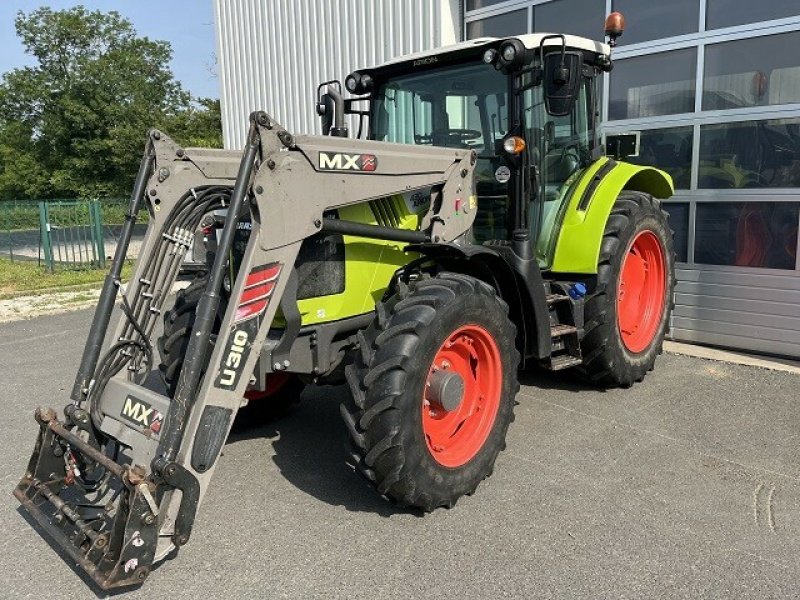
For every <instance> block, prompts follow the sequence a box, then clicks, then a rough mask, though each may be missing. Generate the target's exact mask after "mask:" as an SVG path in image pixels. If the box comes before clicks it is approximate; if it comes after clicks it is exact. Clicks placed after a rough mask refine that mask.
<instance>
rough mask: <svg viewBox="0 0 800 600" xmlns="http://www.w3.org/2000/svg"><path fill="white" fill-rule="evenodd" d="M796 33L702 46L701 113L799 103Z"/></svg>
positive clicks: (799, 45) (799, 36) (798, 41)
mask: <svg viewBox="0 0 800 600" xmlns="http://www.w3.org/2000/svg"><path fill="white" fill-rule="evenodd" d="M798 55H800V32H798V31H793V32H791V33H783V34H780V35H770V36H767V37H759V38H754V39H749V40H736V41H733V42H725V43H723V44H713V45H709V46H706V70H705V81H704V82H703V88H704V89H703V110H717V109H725V108H739V107H742V106H765V105H767V104H789V103H792V102H800V65H798V61H797V56H798Z"/></svg>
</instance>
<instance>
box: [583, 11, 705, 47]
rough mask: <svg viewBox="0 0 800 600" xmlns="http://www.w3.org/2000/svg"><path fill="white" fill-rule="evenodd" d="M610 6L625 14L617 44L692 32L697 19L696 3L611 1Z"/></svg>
mask: <svg viewBox="0 0 800 600" xmlns="http://www.w3.org/2000/svg"><path fill="white" fill-rule="evenodd" d="M599 3H600V2H598V4H599ZM613 6H614V10H618V11H620V12H621V13H622V14H623V15H625V22H626V27H625V33H624V34H623V36H622V37H621V38H620V39H619V43H620V44H636V43H639V42H647V41H649V40H655V39H658V38H666V37H672V36H674V35H683V34H686V33H694V32H696V31H697V26H698V22H699V20H700V0H662V1H661V2H656V1H653V0H614V4H613Z"/></svg>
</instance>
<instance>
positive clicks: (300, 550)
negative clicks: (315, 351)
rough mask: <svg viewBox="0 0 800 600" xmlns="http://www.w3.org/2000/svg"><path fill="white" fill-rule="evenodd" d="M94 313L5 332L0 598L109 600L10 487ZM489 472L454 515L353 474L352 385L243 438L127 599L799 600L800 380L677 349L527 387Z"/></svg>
mask: <svg viewBox="0 0 800 600" xmlns="http://www.w3.org/2000/svg"><path fill="white" fill-rule="evenodd" d="M90 321H91V312H89V311H79V312H75V313H70V314H65V315H59V316H54V317H40V318H37V319H34V320H31V321H20V322H14V323H4V324H1V325H0V424H1V425H0V432H2V433H0V488H2V489H3V490H5V491H4V492H3V495H2V496H0V497H2V498H4V499H3V500H2V501H0V573H2V585H0V597H2V598H56V597H59V598H94V597H95V592H93V591H92V589H91V588H90V587H89V586H88V585H87V583H86V581H85V580H82V579H81V578H80V577H79V576H78V575H77V573H76V571H74V570H73V569H72V568H71V567H70V566H69V564H68V562H67V561H65V560H64V559H63V558H62V557H60V556H59V555H58V553H57V552H56V551H55V550H54V548H53V547H52V546H51V545H50V544H49V543H48V542H47V541H46V540H45V539H43V538H41V537H40V536H39V534H38V533H36V531H34V529H33V528H32V527H31V525H30V524H29V523H28V521H26V519H25V518H24V517H23V514H22V513H21V512H19V511H18V509H17V504H16V501H15V500H13V498H12V497H11V495H10V491H11V489H12V488H13V487H14V485H15V484H16V483H17V481H18V478H19V476H20V475H21V474H22V473H23V470H24V467H25V464H26V461H27V459H28V457H29V453H30V451H31V449H32V446H33V441H34V435H35V425H34V422H33V419H32V412H33V409H34V407H36V406H37V405H53V406H57V407H60V406H62V405H63V404H65V402H66V398H67V394H68V390H69V388H70V385H71V381H72V377H73V375H74V372H75V368H76V365H77V363H78V359H79V356H80V351H81V349H82V345H83V340H84V337H85V334H86V331H87V328H88V325H89V323H90ZM524 383H525V385H523V387H522V390H521V392H520V395H519V397H518V402H519V403H518V406H517V408H516V415H517V419H516V422H515V423H514V424H513V425H512V427H511V429H510V432H509V437H508V448H507V450H506V451H505V452H504V453H503V454H502V455H501V457H500V459H499V460H498V464H497V467H496V469H495V473H494V475H493V476H492V477H491V478H490V479H488V480H487V481H486V482H484V483H483V484H482V485H481V486H480V487H479V489H478V492H477V493H476V494H475V495H474V496H472V497H469V498H464V499H462V501H461V502H459V504H458V505H457V506H456V507H455V508H454V509H452V510H449V511H448V510H440V511H437V512H435V513H433V514H431V515H427V516H425V517H420V516H417V515H415V514H410V513H407V512H402V511H397V510H395V509H393V508H392V507H391V506H389V505H388V504H387V503H385V502H384V501H383V500H381V499H380V498H379V497H378V496H377V495H376V494H375V493H374V492H373V491H372V490H371V489H369V488H368V487H367V486H366V485H365V484H364V483H363V482H362V481H361V479H360V478H359V477H358V476H357V475H355V474H354V473H352V472H351V471H350V470H349V469H348V468H347V467H346V466H345V462H344V448H343V432H342V427H341V425H340V422H339V417H338V410H337V404H338V400H339V399H340V398H341V397H342V394H344V393H346V391H345V390H344V389H342V388H329V387H328V388H317V389H311V390H309V391H308V392H307V393H306V394H305V398H304V402H303V404H302V405H301V406H300V408H299V409H298V410H296V411H295V412H294V413H292V414H291V415H289V416H287V417H284V418H282V419H280V420H278V421H275V422H274V423H272V424H269V425H266V426H263V427H261V428H258V429H252V430H249V431H248V432H247V433H244V434H238V435H237V436H236V437H235V438H234V439H231V440H229V441H228V443H227V445H226V446H225V449H224V455H223V457H222V458H221V462H220V464H219V468H218V469H217V471H216V475H215V479H214V481H213V482H212V485H211V488H210V491H209V493H208V495H207V496H206V501H205V502H204V504H203V505H202V506H201V508H200V511H199V516H198V521H197V523H196V525H195V529H194V532H193V536H192V540H191V542H190V543H189V544H188V545H187V546H185V547H184V548H183V549H181V551H180V552H179V553H178V554H177V556H176V557H175V558H173V559H171V560H169V561H167V562H166V563H164V564H163V565H162V566H160V567H159V568H158V569H156V570H155V571H154V572H153V574H152V575H151V576H150V578H149V579H148V580H147V582H146V583H145V585H144V587H143V588H141V589H140V590H138V591H134V592H132V593H129V594H127V596H125V597H126V598H128V597H129V598H158V597H161V598H166V597H168V598H198V597H205V598H345V597H346V598H437V600H445V599H450V598H453V599H456V598H459V599H461V598H702V597H705V598H737V599H740V598H759V599H760V600H763V599H765V598H796V597H799V596H800V552H798V551H799V550H800V535H798V534H800V443H799V442H800V437H799V436H798V433H799V430H798V427H799V426H800V394H799V393H798V388H800V385H798V384H800V377H799V376H798V375H795V374H792V373H783V372H773V371H768V370H765V369H760V368H755V367H749V366H740V365H731V364H726V363H720V362H713V361H708V360H705V359H700V358H691V357H685V356H676V355H665V356H663V357H661V358H660V359H659V361H658V363H657V366H656V370H655V371H654V372H653V373H651V374H650V375H648V377H647V378H646V380H645V381H644V382H643V383H641V384H638V385H636V386H634V387H633V388H632V389H629V390H612V391H608V392H599V391H596V390H591V389H587V388H585V387H582V386H580V385H579V384H577V383H575V382H573V381H572V379H571V378H570V376H569V375H562V376H559V377H556V376H552V375H547V374H541V373H540V374H534V375H529V376H526V377H525V378H524Z"/></svg>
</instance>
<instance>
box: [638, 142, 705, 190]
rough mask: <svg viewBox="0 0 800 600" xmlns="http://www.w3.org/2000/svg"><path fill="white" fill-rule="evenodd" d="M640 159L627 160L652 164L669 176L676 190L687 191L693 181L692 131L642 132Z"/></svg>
mask: <svg viewBox="0 0 800 600" xmlns="http://www.w3.org/2000/svg"><path fill="white" fill-rule="evenodd" d="M640 136H641V137H640V140H641V141H640V144H639V156H630V157H628V158H627V159H626V160H627V161H628V162H632V163H634V164H637V165H651V166H653V167H658V168H659V169H662V170H664V171H666V172H667V173H669V174H670V175H671V176H672V180H673V181H674V182H675V188H676V189H679V190H688V189H689V187H690V186H691V182H692V128H691V127H671V128H668V129H651V130H649V131H642V132H640Z"/></svg>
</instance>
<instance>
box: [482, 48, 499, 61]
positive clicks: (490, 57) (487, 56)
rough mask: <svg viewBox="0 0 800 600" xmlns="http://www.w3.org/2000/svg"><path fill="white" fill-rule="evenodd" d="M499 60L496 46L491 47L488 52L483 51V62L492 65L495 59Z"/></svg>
mask: <svg viewBox="0 0 800 600" xmlns="http://www.w3.org/2000/svg"><path fill="white" fill-rule="evenodd" d="M496 60H497V50H495V49H494V48H489V49H488V50H487V51H486V52H484V53H483V62H485V63H486V64H487V65H491V64H492V63H493V62H494V61H496Z"/></svg>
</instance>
